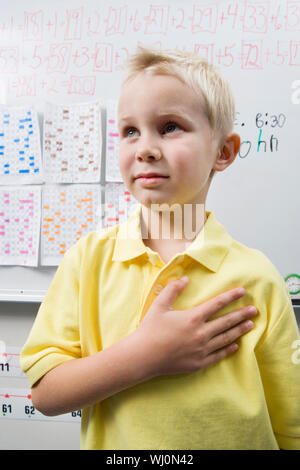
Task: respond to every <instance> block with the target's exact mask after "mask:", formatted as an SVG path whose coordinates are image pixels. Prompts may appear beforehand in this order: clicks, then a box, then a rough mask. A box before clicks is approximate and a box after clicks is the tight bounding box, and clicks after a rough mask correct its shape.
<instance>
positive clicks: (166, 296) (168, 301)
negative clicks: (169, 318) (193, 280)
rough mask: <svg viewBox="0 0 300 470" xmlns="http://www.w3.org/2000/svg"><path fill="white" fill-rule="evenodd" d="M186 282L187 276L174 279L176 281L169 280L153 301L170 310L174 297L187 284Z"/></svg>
mask: <svg viewBox="0 0 300 470" xmlns="http://www.w3.org/2000/svg"><path fill="white" fill-rule="evenodd" d="M187 283H188V278H185V279H182V278H181V279H176V281H171V282H169V284H168V285H167V286H166V287H165V288H164V289H163V290H162V291H161V293H160V294H159V296H158V297H157V298H156V299H155V301H154V302H155V303H156V305H157V304H159V306H160V307H162V308H165V309H168V310H172V305H173V303H174V302H175V300H176V297H178V295H179V294H180V292H181V291H182V290H183V289H184V288H185V287H186V286H187Z"/></svg>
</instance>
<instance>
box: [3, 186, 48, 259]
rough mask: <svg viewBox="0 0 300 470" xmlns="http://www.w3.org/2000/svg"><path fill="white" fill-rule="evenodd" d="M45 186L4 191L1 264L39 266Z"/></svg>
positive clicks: (20, 187) (4, 189)
mask: <svg viewBox="0 0 300 470" xmlns="http://www.w3.org/2000/svg"><path fill="white" fill-rule="evenodd" d="M40 221H41V186H16V187H8V186H7V187H5V186H2V187H0V264H2V265H21V266H37V265H38V252H39V240H40Z"/></svg>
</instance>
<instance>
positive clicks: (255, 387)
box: [21, 48, 300, 450]
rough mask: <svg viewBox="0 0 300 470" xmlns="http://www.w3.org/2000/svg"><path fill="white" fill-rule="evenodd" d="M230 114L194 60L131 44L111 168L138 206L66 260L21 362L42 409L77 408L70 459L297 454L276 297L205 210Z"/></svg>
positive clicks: (222, 91)
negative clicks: (81, 455) (136, 452)
mask: <svg viewBox="0 0 300 470" xmlns="http://www.w3.org/2000/svg"><path fill="white" fill-rule="evenodd" d="M234 117H235V110H234V100H233V97H232V93H231V90H230V87H229V85H228V83H227V82H226V81H225V80H224V78H223V77H222V76H221V75H220V74H219V72H218V71H217V70H216V69H215V67H213V66H212V65H211V64H208V63H207V62H206V61H205V60H203V59H201V58H199V57H197V56H195V55H193V54H189V53H185V52H178V51H166V52H165V53H164V52H158V51H152V50H150V49H149V50H147V49H142V48H141V49H140V51H138V52H137V54H136V55H135V56H133V57H132V58H131V60H130V61H129V65H128V73H127V76H126V77H125V80H124V82H123V85H122V88H121V95H120V100H119V107H118V122H119V132H120V153H119V163H120V169H121V173H122V177H123V179H124V182H125V185H126V186H127V188H128V190H129V191H130V192H131V193H132V194H133V196H134V197H135V198H136V199H137V200H138V201H139V203H140V205H139V207H138V210H137V211H136V212H135V213H134V214H133V215H132V216H131V217H130V218H129V220H128V221H127V222H125V223H123V224H120V225H117V226H115V227H113V228H109V229H106V230H103V231H102V232H101V233H100V234H98V233H96V232H92V233H90V234H89V235H87V236H86V237H84V238H82V239H81V240H80V241H79V242H78V243H77V244H76V245H74V246H73V247H72V248H71V249H70V250H69V251H68V253H67V254H66V255H65V257H64V259H63V261H62V263H61V264H60V266H59V268H58V270H57V273H56V275H55V277H54V280H53V282H52V284H51V286H50V288H49V291H48V293H47V295H46V297H45V300H44V302H43V304H42V306H41V308H40V311H39V313H38V316H37V319H36V321H35V323H34V325H33V328H32V331H31V333H30V336H29V338H28V340H27V342H26V344H25V346H24V348H23V351H22V354H21V366H22V369H23V370H24V371H25V372H26V373H27V375H28V377H29V380H30V383H31V385H32V399H33V403H34V405H35V406H36V407H37V408H38V409H40V411H42V412H43V413H45V414H47V415H55V414H60V413H66V412H69V411H71V410H76V409H79V408H83V416H82V428H81V447H82V449H103V450H104V449H110V450H112V449H119V450H120V449H279V448H283V449H299V448H300V400H299V396H300V378H299V365H297V364H294V363H293V361H292V360H291V354H292V352H293V349H292V343H293V342H294V341H295V340H296V339H298V338H299V331H298V328H297V324H296V321H295V316H294V312H293V308H292V305H291V301H290V298H289V294H288V290H287V287H286V285H285V283H284V281H283V279H282V277H281V276H280V274H279V273H278V272H277V270H276V269H275V268H274V266H273V265H272V264H271V263H270V261H269V260H268V259H267V258H266V257H265V256H264V255H263V254H262V253H261V252H260V251H258V250H254V249H250V248H248V247H246V246H244V245H242V244H240V243H238V242H236V241H235V240H233V239H232V238H231V237H230V235H229V234H228V233H227V232H226V230H225V228H224V227H223V226H222V225H221V224H219V223H218V222H217V220H216V218H215V216H214V214H213V213H212V212H208V211H205V210H204V211H201V208H203V207H204V205H205V201H206V196H207V192H208V189H209V187H210V183H211V180H212V177H213V174H214V172H215V171H223V170H225V169H226V168H227V167H228V166H229V165H230V164H231V163H233V161H234V159H235V157H236V155H237V152H238V149H239V145H240V139H239V136H238V135H237V134H235V133H233V132H232V128H233V121H234ZM174 206H175V207H176V208H177V212H176V210H175V211H174V212H173V208H174ZM185 208H191V209H192V211H185V210H184V209H185ZM179 212H180V214H179ZM178 214H179V215H181V216H182V218H181V220H180V219H179V218H178V217H177V215H178ZM169 215H172V217H170V227H169V228H170V229H171V230H170V236H169V237H168V238H167V239H166V237H164V236H163V235H164V234H163V235H161V234H160V229H162V225H163V221H164V219H165V218H166V216H169ZM199 215H200V216H199ZM201 215H202V216H203V217H202V218H201ZM199 219H200V222H199V223H198V222H197V220H198V221H199ZM197 224H198V225H197ZM186 228H187V229H188V232H189V233H188V234H187V233H186V230H185V229H186ZM182 229H183V230H182ZM180 231H181V236H180V237H178V232H180ZM191 231H192V232H194V237H193V236H190V232H191ZM157 234H158V235H157ZM186 276H187V277H186ZM241 288H244V289H241ZM254 305H255V307H256V309H257V311H255V308H254V311H251V306H252V310H253V306H254ZM256 313H258V315H257V316H256V318H255V327H254V328H252V327H253V323H252V322H251V321H250V323H249V318H251V317H253V316H254V315H255V314H256ZM245 333H247V334H245ZM237 347H238V350H237V351H236V349H237ZM234 351H236V352H235V354H233V352H234Z"/></svg>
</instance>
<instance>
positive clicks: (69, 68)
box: [0, 0, 300, 300]
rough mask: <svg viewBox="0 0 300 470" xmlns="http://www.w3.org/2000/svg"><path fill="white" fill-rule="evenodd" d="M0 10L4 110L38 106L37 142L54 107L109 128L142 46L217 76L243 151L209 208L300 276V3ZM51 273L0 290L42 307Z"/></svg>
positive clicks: (45, 270)
mask: <svg viewBox="0 0 300 470" xmlns="http://www.w3.org/2000/svg"><path fill="white" fill-rule="evenodd" d="M0 6H1V20H0V102H2V103H5V104H7V105H13V106H15V105H20V106H22V105H26V106H27V105H28V106H29V105H34V106H35V107H36V109H37V110H38V115H39V124H40V130H41V136H42V134H43V129H42V127H43V112H44V109H45V104H46V102H48V101H50V102H52V103H57V104H61V103H64V104H69V103H80V102H88V101H93V102H94V101H95V100H100V101H101V103H102V112H103V116H104V117H105V116H106V114H105V113H106V104H107V103H108V102H109V101H110V100H117V99H118V96H119V88H120V84H121V79H122V67H123V64H124V62H125V61H126V59H127V58H128V55H129V54H130V53H132V52H134V51H135V49H136V46H137V44H144V45H150V46H156V47H161V48H174V47H178V48H180V49H186V50H189V51H193V52H196V53H198V54H199V55H203V56H205V57H206V58H207V59H208V60H210V61H212V62H213V63H214V64H216V65H217V66H219V67H220V69H221V70H222V72H223V74H224V75H225V76H226V77H227V78H228V79H229V80H230V82H231V85H232V88H233V91H234V94H235V98H236V109H237V114H236V121H235V129H234V130H235V131H236V132H238V133H239V134H240V136H241V141H242V144H241V149H240V151H239V154H238V156H237V158H236V160H235V162H234V164H233V165H231V166H230V167H229V168H228V169H227V170H226V171H224V172H223V173H219V174H217V175H216V177H215V179H214V180H213V182H212V185H211V188H210V191H209V194H208V199H207V205H206V208H207V210H211V211H213V212H214V213H215V214H216V216H217V218H218V220H219V221H220V222H221V223H222V224H224V225H225V227H226V229H227V230H228V232H229V233H230V234H231V236H232V237H233V238H235V239H237V240H238V241H240V242H241V243H244V244H246V245H248V246H249V247H253V248H257V249H259V250H261V251H263V252H264V253H265V254H266V255H267V256H268V257H269V259H270V260H271V261H272V263H273V264H274V265H275V266H276V267H277V269H278V270H279V272H280V273H281V275H282V276H283V277H286V276H287V275H289V274H292V273H293V274H298V275H300V243H299V233H300V217H299V213H300V211H299V209H300V198H299V189H298V187H299V177H300V159H299V157H300V139H299V118H300V41H299V37H300V1H289V0H285V1H279V0H275V1H274V0H273V1H272V2H271V1H269V0H265V1H252V0H249V1H248V0H247V1H246V0H245V1H234V0H232V1H217V0H216V1H212V2H208V1H199V0H198V1H197V2H194V1H191V0H186V1H185V2H182V1H181V0H180V1H179V0H172V1H169V2H168V1H166V2H160V3H155V2H154V3H153V2H150V1H148V0H143V2H140V1H138V0H132V1H130V2H124V1H121V0H111V1H110V2H105V1H104V0H87V1H85V2H83V1H82V0H81V1H79V0H72V1H71V0H51V2H50V1H49V2H46V1H44V2H40V1H35V0H26V1H21V0H19V1H18V0H10V1H9V2H7V1H6V0H1V1H0ZM104 121H105V120H104ZM103 126H104V127H103V137H104V140H103V145H102V161H103V165H102V167H101V181H100V187H101V192H102V194H103V197H105V189H106V183H107V180H106V173H105V160H106V156H107V155H106V145H105V144H106V143H105V136H106V128H105V122H104V124H103ZM55 271H56V267H54V266H52V267H46V266H40V265H39V266H38V267H36V268H29V267H21V266H1V267H0V286H1V287H0V288H1V289H2V291H4V290H7V295H8V297H9V292H11V293H12V295H14V293H15V294H16V295H15V299H16V300H18V299H22V296H21V297H20V296H19V297H18V295H19V294H22V293H23V294H24V292H25V291H28V292H29V294H28V295H29V297H28V298H30V299H34V298H35V297H34V292H35V291H38V292H39V293H38V294H37V295H36V299H39V298H42V296H43V292H44V291H45V290H46V289H47V288H48V286H49V284H50V282H51V279H52V278H53V275H54V273H55ZM17 294H18V295H17ZM8 297H7V298H8ZM294 297H295V298H296V296H294ZM299 297H300V296H299Z"/></svg>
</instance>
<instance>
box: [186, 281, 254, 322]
mask: <svg viewBox="0 0 300 470" xmlns="http://www.w3.org/2000/svg"><path fill="white" fill-rule="evenodd" d="M244 295H245V289H243V288H236V289H231V290H229V291H227V292H223V293H222V294H220V295H217V296H216V297H213V298H212V299H210V300H207V301H206V302H204V303H203V304H201V305H199V306H197V307H194V308H193V310H196V311H198V312H199V313H200V314H201V319H202V320H203V321H206V320H208V319H209V318H210V317H212V316H213V315H214V314H215V313H217V312H218V311H219V310H221V309H222V308H224V307H226V305H228V304H230V303H231V302H234V301H235V300H238V299H240V298H241V297H243V296H244Z"/></svg>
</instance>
